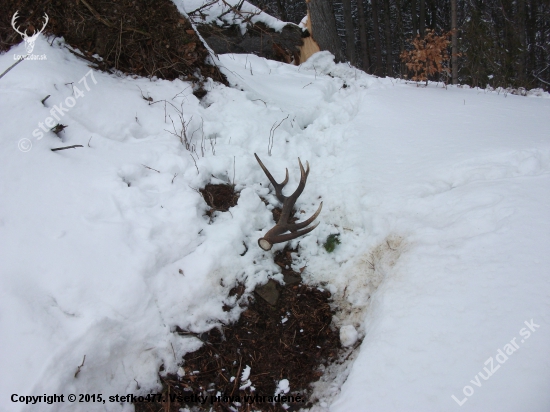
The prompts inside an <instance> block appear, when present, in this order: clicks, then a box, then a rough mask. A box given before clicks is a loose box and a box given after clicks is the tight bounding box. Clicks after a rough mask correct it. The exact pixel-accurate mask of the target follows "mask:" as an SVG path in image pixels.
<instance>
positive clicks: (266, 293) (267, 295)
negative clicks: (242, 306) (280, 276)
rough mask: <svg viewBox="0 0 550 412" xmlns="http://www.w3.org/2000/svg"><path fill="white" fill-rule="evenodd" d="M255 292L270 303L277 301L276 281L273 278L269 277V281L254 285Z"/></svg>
mask: <svg viewBox="0 0 550 412" xmlns="http://www.w3.org/2000/svg"><path fill="white" fill-rule="evenodd" d="M255 292H256V293H257V294H258V296H260V297H261V298H262V299H263V300H265V301H266V302H267V303H269V304H270V305H273V306H275V305H276V304H277V301H278V300H279V291H278V290H277V282H275V281H274V280H273V279H269V281H268V282H267V283H266V284H265V285H262V286H258V287H256V290H255Z"/></svg>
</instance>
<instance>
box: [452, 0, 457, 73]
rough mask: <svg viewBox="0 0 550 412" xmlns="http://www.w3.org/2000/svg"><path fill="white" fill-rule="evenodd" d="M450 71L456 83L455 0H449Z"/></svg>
mask: <svg viewBox="0 0 550 412" xmlns="http://www.w3.org/2000/svg"><path fill="white" fill-rule="evenodd" d="M451 30H452V35H451V46H452V51H451V52H452V55H451V73H452V82H453V84H458V33H457V30H458V29H457V18H456V0H451Z"/></svg>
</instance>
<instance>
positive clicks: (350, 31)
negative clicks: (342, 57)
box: [342, 0, 355, 64]
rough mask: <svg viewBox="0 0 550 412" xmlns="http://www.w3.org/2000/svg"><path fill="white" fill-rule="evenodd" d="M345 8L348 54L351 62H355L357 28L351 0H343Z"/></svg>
mask: <svg viewBox="0 0 550 412" xmlns="http://www.w3.org/2000/svg"><path fill="white" fill-rule="evenodd" d="M342 6H343V9H344V24H345V26H346V56H347V58H348V61H349V62H350V63H351V64H355V29H354V28H353V18H352V16H351V0H342Z"/></svg>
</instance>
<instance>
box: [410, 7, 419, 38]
mask: <svg viewBox="0 0 550 412" xmlns="http://www.w3.org/2000/svg"><path fill="white" fill-rule="evenodd" d="M411 14H412V26H413V27H412V28H413V35H412V36H413V39H414V38H415V37H416V35H417V34H418V16H417V14H416V0H411Z"/></svg>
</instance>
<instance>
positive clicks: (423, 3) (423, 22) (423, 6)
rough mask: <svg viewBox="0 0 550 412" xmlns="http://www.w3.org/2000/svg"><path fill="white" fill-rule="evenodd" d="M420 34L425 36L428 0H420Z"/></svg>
mask: <svg viewBox="0 0 550 412" xmlns="http://www.w3.org/2000/svg"><path fill="white" fill-rule="evenodd" d="M419 31H420V36H421V37H424V32H425V31H426V0H420V22H419Z"/></svg>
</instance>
